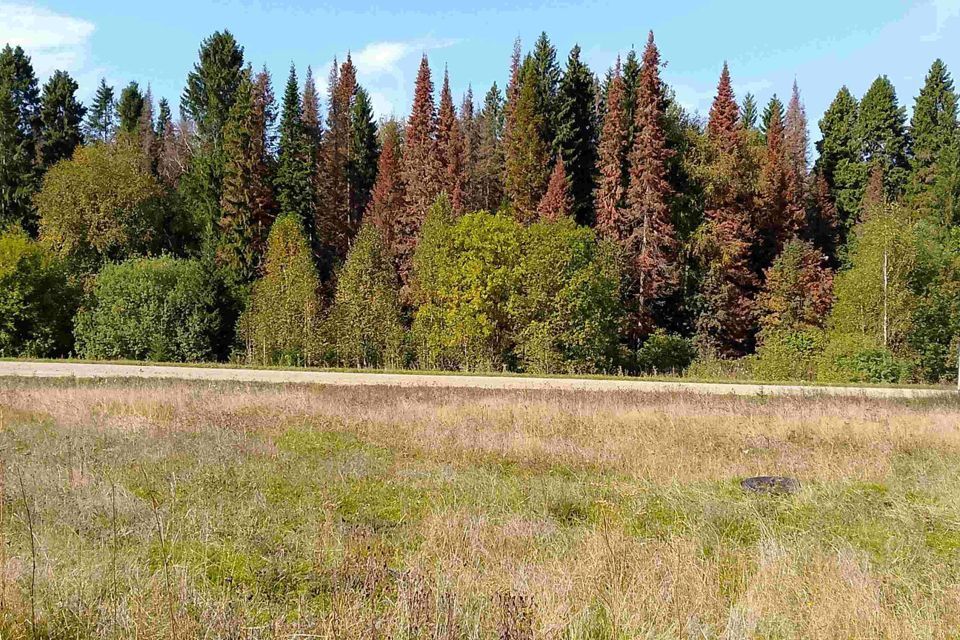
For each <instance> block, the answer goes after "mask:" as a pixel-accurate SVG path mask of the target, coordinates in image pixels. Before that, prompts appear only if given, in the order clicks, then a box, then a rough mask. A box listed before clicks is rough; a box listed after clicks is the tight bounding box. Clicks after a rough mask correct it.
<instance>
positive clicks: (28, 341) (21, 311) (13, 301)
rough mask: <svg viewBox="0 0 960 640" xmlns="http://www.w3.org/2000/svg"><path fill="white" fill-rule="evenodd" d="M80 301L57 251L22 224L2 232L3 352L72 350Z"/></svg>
mask: <svg viewBox="0 0 960 640" xmlns="http://www.w3.org/2000/svg"><path fill="white" fill-rule="evenodd" d="M76 306H77V296H76V293H75V290H74V289H73V288H72V287H70V286H69V285H68V284H67V278H66V275H65V273H64V270H63V268H62V264H61V263H60V261H59V260H58V259H57V258H56V257H55V256H53V255H52V254H51V252H49V251H48V250H47V249H46V248H45V247H44V246H43V245H41V244H40V243H38V242H35V241H34V240H31V239H30V237H29V236H27V234H26V233H25V232H23V231H21V230H20V229H17V228H13V229H11V230H10V231H8V232H6V233H4V234H2V235H0V356H5V357H9V356H29V357H50V356H63V355H66V354H67V353H69V351H70V348H71V347H72V345H73V331H72V321H73V312H74V311H75V310H76Z"/></svg>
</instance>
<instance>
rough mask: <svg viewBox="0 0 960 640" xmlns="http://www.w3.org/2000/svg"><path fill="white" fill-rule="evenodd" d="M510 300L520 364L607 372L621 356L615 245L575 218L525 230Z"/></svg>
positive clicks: (547, 369) (540, 369) (528, 368)
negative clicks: (580, 225)
mask: <svg viewBox="0 0 960 640" xmlns="http://www.w3.org/2000/svg"><path fill="white" fill-rule="evenodd" d="M521 242H522V247H521V251H522V254H521V258H520V261H519V264H518V265H517V277H516V279H515V283H516V290H515V291H514V293H513V298H512V300H511V303H510V320H511V323H512V324H513V326H514V327H515V340H516V355H517V361H518V364H519V366H520V367H521V368H522V369H523V370H525V371H530V372H535V373H600V372H604V371H610V370H612V369H613V368H614V367H615V366H616V364H617V362H618V360H619V352H618V330H619V328H620V320H621V306H620V271H619V268H618V265H617V262H616V260H615V258H614V254H613V252H612V250H611V249H610V248H609V246H608V245H606V244H604V243H601V242H599V241H598V240H597V237H596V234H595V233H594V232H593V230H591V229H589V228H586V227H578V226H577V225H576V224H574V222H573V221H572V220H570V219H561V220H559V221H556V222H540V223H537V224H534V225H531V226H530V227H527V228H526V229H524V230H523V231H522V241H521Z"/></svg>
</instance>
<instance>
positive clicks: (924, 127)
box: [910, 58, 957, 185]
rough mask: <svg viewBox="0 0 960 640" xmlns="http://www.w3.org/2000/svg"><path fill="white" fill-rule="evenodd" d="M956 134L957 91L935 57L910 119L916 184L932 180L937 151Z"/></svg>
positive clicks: (947, 72) (951, 79)
mask: <svg viewBox="0 0 960 640" xmlns="http://www.w3.org/2000/svg"><path fill="white" fill-rule="evenodd" d="M956 136H957V94H956V92H955V91H954V88H953V78H951V77H950V72H949V71H947V66H946V65H945V64H944V63H943V60H940V59H939V58H937V59H936V60H934V61H933V64H932V65H930V70H929V71H928V72H927V77H926V80H925V81H924V85H923V88H922V89H921V90H920V95H918V96H917V100H916V102H915V103H914V107H913V117H912V118H911V119H910V137H911V139H912V142H913V157H912V161H911V170H912V171H913V179H914V182H915V183H916V184H917V185H929V184H930V183H932V182H933V180H934V171H933V167H934V166H935V165H936V163H937V160H938V158H939V157H940V153H941V152H942V151H943V149H944V148H946V147H947V146H949V145H950V143H951V142H953V140H954V139H955V138H956Z"/></svg>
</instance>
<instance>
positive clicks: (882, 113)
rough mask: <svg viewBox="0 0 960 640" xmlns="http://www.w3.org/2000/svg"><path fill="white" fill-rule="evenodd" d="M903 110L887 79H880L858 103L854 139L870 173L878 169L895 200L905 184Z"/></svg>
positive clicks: (905, 133) (906, 163)
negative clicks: (859, 145) (855, 137)
mask: <svg viewBox="0 0 960 640" xmlns="http://www.w3.org/2000/svg"><path fill="white" fill-rule="evenodd" d="M906 120H907V114H906V109H904V108H903V107H901V106H900V105H899V104H898V103H897V92H896V90H895V89H894V88H893V84H892V83H891V82H890V80H889V79H888V78H887V76H880V77H878V78H877V79H876V80H874V82H873V84H872V85H870V88H869V89H868V90H867V93H866V94H864V96H863V99H862V100H861V101H860V111H859V114H858V118H857V126H856V136H857V138H858V140H859V142H860V144H861V153H862V154H863V160H864V162H866V164H867V166H868V167H869V168H870V171H873V170H874V169H875V168H877V167H879V168H880V170H881V171H882V172H883V175H884V188H885V189H886V192H887V196H888V197H890V198H896V197H897V196H898V195H900V193H901V192H902V190H903V187H904V185H905V183H906V172H907V166H908V160H907V152H908V139H907V132H906Z"/></svg>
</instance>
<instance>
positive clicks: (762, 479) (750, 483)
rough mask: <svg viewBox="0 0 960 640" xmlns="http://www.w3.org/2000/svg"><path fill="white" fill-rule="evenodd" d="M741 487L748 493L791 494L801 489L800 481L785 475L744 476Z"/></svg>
mask: <svg viewBox="0 0 960 640" xmlns="http://www.w3.org/2000/svg"><path fill="white" fill-rule="evenodd" d="M740 487H741V488H742V489H743V490H744V491H746V492H747V493H759V494H768V495H789V494H791V493H796V492H797V491H800V481H799V480H797V479H796V478H787V477H785V476H756V477H754V478H744V479H743V481H741V482H740Z"/></svg>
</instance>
